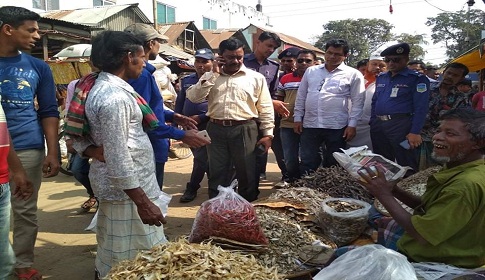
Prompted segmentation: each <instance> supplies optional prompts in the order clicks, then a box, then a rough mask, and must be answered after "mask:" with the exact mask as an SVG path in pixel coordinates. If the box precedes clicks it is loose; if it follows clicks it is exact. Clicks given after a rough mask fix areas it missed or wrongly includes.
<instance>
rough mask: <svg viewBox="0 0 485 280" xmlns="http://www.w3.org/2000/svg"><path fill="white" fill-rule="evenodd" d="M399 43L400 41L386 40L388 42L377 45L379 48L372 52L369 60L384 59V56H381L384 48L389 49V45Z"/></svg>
mask: <svg viewBox="0 0 485 280" xmlns="http://www.w3.org/2000/svg"><path fill="white" fill-rule="evenodd" d="M398 43H399V42H398V41H391V42H386V43H384V44H382V45H380V46H379V47H377V49H375V50H374V51H373V52H372V53H371V55H370V57H369V60H384V58H383V57H382V56H381V52H382V51H383V50H385V49H387V48H388V47H390V46H392V45H395V44H398Z"/></svg>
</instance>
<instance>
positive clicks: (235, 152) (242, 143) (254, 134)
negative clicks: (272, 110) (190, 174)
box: [207, 121, 259, 202]
mask: <svg viewBox="0 0 485 280" xmlns="http://www.w3.org/2000/svg"><path fill="white" fill-rule="evenodd" d="M207 132H208V133H209V135H210V137H211V139H212V140H211V144H210V145H208V146H207V153H208V156H209V173H210V177H209V197H210V198H213V197H215V196H217V194H218V193H219V191H218V190H217V187H218V186H223V187H227V186H229V185H230V183H231V182H230V179H231V176H228V174H232V166H234V168H235V171H236V179H237V180H238V193H239V194H240V195H241V196H242V197H244V198H245V199H246V200H247V201H249V202H251V201H254V200H256V199H257V198H258V195H259V190H258V186H259V181H258V180H256V175H255V173H256V168H254V167H255V164H256V156H255V147H256V142H257V139H258V128H257V125H256V122H255V121H250V122H247V123H245V124H240V125H235V126H222V125H219V124H215V123H212V122H209V123H208V124H207Z"/></svg>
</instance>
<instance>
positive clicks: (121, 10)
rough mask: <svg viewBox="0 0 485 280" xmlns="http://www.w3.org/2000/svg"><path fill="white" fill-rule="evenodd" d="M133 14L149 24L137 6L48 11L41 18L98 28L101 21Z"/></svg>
mask: <svg viewBox="0 0 485 280" xmlns="http://www.w3.org/2000/svg"><path fill="white" fill-rule="evenodd" d="M133 13H134V14H136V15H137V16H138V17H139V18H140V20H141V22H143V23H151V22H150V20H149V19H148V18H147V17H146V15H145V14H144V13H143V12H142V11H141V10H140V8H138V4H130V5H114V6H102V7H96V8H91V9H77V10H65V11H49V12H46V13H42V14H41V16H42V17H44V18H50V19H56V20H60V21H65V22H71V23H77V24H82V25H88V26H98V25H99V24H100V23H101V22H102V21H104V20H107V19H109V18H110V17H112V16H114V15H117V14H125V15H124V16H125V19H126V14H133ZM121 18H122V17H121ZM112 21H113V22H111V23H112V24H113V25H114V26H116V24H115V23H114V22H115V21H116V20H114V19H112ZM125 27H126V26H125ZM113 30H115V29H113ZM116 30H119V29H116ZM121 30H122V29H121Z"/></svg>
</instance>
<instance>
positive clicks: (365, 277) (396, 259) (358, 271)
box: [313, 244, 417, 280]
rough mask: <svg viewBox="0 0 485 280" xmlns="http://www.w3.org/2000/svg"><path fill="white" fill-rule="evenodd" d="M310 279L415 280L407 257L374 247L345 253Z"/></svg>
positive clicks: (364, 247) (380, 247) (359, 248)
mask: <svg viewBox="0 0 485 280" xmlns="http://www.w3.org/2000/svg"><path fill="white" fill-rule="evenodd" d="M313 279H314V280H344V279H345V280H370V279H372V280H417V277H416V273H415V271H414V268H413V266H412V265H411V263H410V262H408V260H407V258H406V257H405V256H404V255H402V254H400V253H398V252H396V251H393V250H391V249H387V248H386V247H384V246H382V245H379V244H375V245H366V246H361V247H358V248H356V249H354V250H352V251H349V252H347V253H345V254H343V255H342V256H340V257H339V258H337V259H336V260H335V261H334V262H332V263H331V264H330V265H329V266H327V267H326V268H324V269H322V270H321V271H320V272H319V273H318V274H317V275H315V277H313Z"/></svg>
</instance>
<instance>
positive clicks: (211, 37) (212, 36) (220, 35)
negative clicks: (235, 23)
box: [200, 28, 239, 50]
mask: <svg viewBox="0 0 485 280" xmlns="http://www.w3.org/2000/svg"><path fill="white" fill-rule="evenodd" d="M238 31H239V28H228V29H214V30H200V33H201V34H202V36H204V38H205V39H206V40H207V42H208V43H209V45H210V46H211V48H212V49H213V50H215V49H218V48H219V43H220V42H221V41H223V40H226V39H229V38H230V37H231V36H234V34H235V33H236V32H238Z"/></svg>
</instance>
